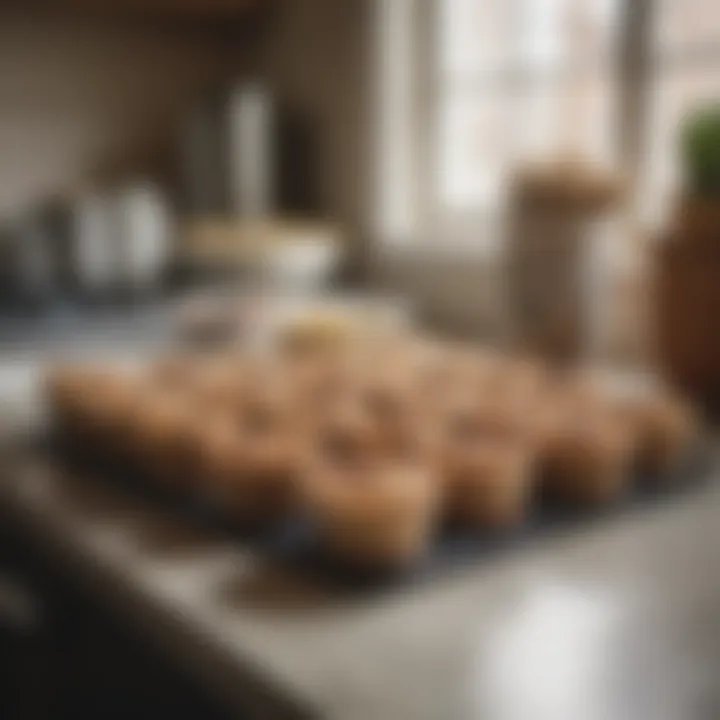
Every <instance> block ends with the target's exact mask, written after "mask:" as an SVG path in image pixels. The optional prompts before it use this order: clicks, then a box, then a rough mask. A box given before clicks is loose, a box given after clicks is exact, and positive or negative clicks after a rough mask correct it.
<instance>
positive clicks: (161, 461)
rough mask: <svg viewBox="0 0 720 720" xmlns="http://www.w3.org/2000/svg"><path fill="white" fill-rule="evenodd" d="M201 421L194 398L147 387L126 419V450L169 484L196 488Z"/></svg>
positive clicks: (131, 458)
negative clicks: (140, 399)
mask: <svg viewBox="0 0 720 720" xmlns="http://www.w3.org/2000/svg"><path fill="white" fill-rule="evenodd" d="M202 422H203V420H202V418H199V417H198V413H197V408H196V406H195V405H194V403H193V402H192V399H191V398H188V397H186V396H184V395H181V394H179V393H173V392H169V391H167V390H164V389H163V390H159V389H154V390H152V389H151V390H148V391H146V392H145V394H144V397H143V399H142V401H141V402H140V403H138V404H137V405H136V407H135V409H134V412H133V413H132V416H131V417H130V418H129V420H128V422H127V425H126V428H125V431H124V434H123V446H124V448H125V453H126V455H127V456H128V457H129V459H130V460H132V461H133V462H134V463H135V464H136V465H137V467H138V468H139V469H140V470H142V471H143V472H145V473H147V474H148V475H149V476H150V477H152V478H154V479H157V480H158V481H160V482H162V483H163V484H166V485H167V486H169V487H172V488H175V489H187V488H190V487H194V486H196V485H197V484H198V482H199V471H200V464H199V433H198V430H199V428H200V427H201V426H202Z"/></svg>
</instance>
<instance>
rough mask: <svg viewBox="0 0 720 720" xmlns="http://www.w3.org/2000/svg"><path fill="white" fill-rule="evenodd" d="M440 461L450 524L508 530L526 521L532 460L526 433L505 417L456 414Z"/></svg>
mask: <svg viewBox="0 0 720 720" xmlns="http://www.w3.org/2000/svg"><path fill="white" fill-rule="evenodd" d="M442 458H443V462H442V472H443V489H444V496H445V501H444V505H445V514H446V518H447V519H448V520H449V521H450V522H451V523H453V524H460V525H463V526H467V527H473V528H478V529H479V528H505V527H509V526H512V525H515V524H517V523H518V522H520V521H521V520H522V519H523V517H524V516H525V512H526V508H527V501H528V498H529V493H530V489H531V482H532V470H533V456H532V453H531V446H530V443H529V442H528V437H527V435H526V434H524V433H523V432H522V431H521V429H520V428H519V427H518V426H517V425H516V424H515V423H514V422H508V418H507V417H506V416H505V415H503V414H500V415H494V416H493V415H489V414H484V413H482V412H478V411H477V409H476V408H468V409H466V410H465V411H461V410H459V409H458V410H456V411H455V412H454V413H452V415H451V416H450V417H448V418H447V419H446V420H445V427H444V435H443V451H442Z"/></svg>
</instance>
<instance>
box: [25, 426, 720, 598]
mask: <svg viewBox="0 0 720 720" xmlns="http://www.w3.org/2000/svg"><path fill="white" fill-rule="evenodd" d="M26 443H27V444H29V446H30V448H29V449H31V450H32V452H33V453H34V454H35V455H40V456H42V457H44V458H47V459H48V460H50V461H51V462H52V463H53V465H54V466H55V467H57V468H58V469H59V470H60V471H63V470H64V471H71V472H73V474H74V475H76V476H82V477H87V481H88V482H89V483H109V484H111V485H112V486H114V487H116V488H121V489H122V490H123V492H127V493H131V494H132V495H134V496H136V497H138V498H139V499H140V500H141V501H142V502H144V503H148V504H150V505H152V506H153V507H155V508H156V509H158V510H160V511H162V512H164V513H169V514H171V515H173V516H174V517H179V518H180V519H182V521H184V522H187V523H189V524H190V525H192V526H193V527H194V528H197V529H200V530H203V529H204V530H207V531H212V532H214V533H217V532H221V533H223V534H226V535H227V536H229V537H233V538H235V539H237V541H238V542H239V543H243V544H245V545H248V546H251V547H252V548H253V550H256V551H257V552H258V553H259V554H261V555H263V556H266V557H267V558H268V559H270V560H272V561H273V562H275V563H280V564H281V565H282V566H284V567H287V568H289V569H290V570H292V571H293V572H300V573H302V574H304V575H307V576H310V577H312V578H313V579H315V580H317V581H320V582H322V583H323V584H326V585H328V584H329V585H331V586H332V587H333V588H334V589H339V590H347V591H351V592H353V593H357V592H364V591H375V590H377V589H381V588H387V587H392V586H393V585H397V584H402V585H407V584H408V583H416V582H424V581H427V580H429V579H432V578H434V577H437V576H439V575H442V574H444V573H447V572H448V571H449V570H451V569H453V568H457V567H459V566H462V565H467V564H469V563H477V562H482V561H483V560H487V559H490V558H492V557H493V556H497V555H498V554H500V553H505V552H509V551H513V550H514V549H517V548H522V547H527V546H528V545H529V544H530V543H534V542H537V541H538V540H540V539H542V538H543V537H547V536H552V535H557V534H559V533H564V532H570V531H578V530H582V528H583V527H588V526H592V525H594V524H597V523H602V522H612V521H613V520H614V519H617V518H618V517H621V516H625V515H628V514H632V513H637V512H642V511H644V510H646V509H648V508H652V507H654V506H658V505H660V504H662V503H671V502H674V501H676V500H678V499H679V498H680V497H682V496H684V495H687V494H689V493H692V492H695V491H697V490H698V489H700V488H702V487H704V486H705V485H706V484H707V483H709V482H712V481H713V478H714V475H715V474H714V472H713V471H714V468H715V465H716V460H715V453H714V452H713V446H712V443H711V442H710V440H709V439H707V438H703V439H701V440H698V441H697V442H696V443H695V446H694V447H693V450H692V452H691V453H689V454H688V456H687V458H686V460H685V462H684V463H683V464H682V466H681V467H680V468H679V469H678V470H677V471H676V472H675V473H673V474H672V475H669V476H667V477H663V478H655V477H643V476H641V475H637V476H636V477H634V478H633V480H632V482H630V483H628V488H627V491H626V492H625V493H624V494H623V496H622V497H620V498H618V499H617V500H616V501H615V502H614V503H612V504H609V505H606V506H603V507H601V508H594V509H592V508H577V507H569V506H563V505H560V504H557V503H552V502H550V501H548V500H547V499H544V498H542V497H538V498H536V499H535V502H533V503H532V509H531V511H530V513H529V515H528V517H527V519H526V521H525V522H524V523H523V524H522V525H521V526H519V527H517V528H513V529H512V530H511V531H504V532H491V531H480V532H478V531H469V530H459V529H457V528H440V529H439V531H438V533H437V537H436V538H435V540H434V542H433V543H432V544H431V545H430V547H429V550H428V552H427V553H425V554H424V555H423V556H422V557H421V558H420V559H418V561H416V562H415V563H413V564H412V565H409V566H407V567H404V568H403V569H401V570H392V571H383V572H378V571H361V570H358V569H357V568H348V567H345V566H343V565H341V564H339V563H338V562H337V561H335V560H334V559H333V558H331V557H329V556H327V555H326V554H325V553H324V552H323V551H322V545H321V543H320V538H319V534H318V532H317V530H316V528H315V527H314V526H313V524H312V523H311V522H310V521H309V519H307V518H296V519H293V520H291V521H287V522H283V523H282V524H279V525H277V526H274V527H270V528H263V529H258V528H252V527H247V526H242V525H239V524H238V523H237V522H236V521H235V520H234V519H233V518H231V517H229V516H228V515H227V514H225V513H223V510H222V508H221V507H217V506H214V505H213V504H212V503H210V502H208V501H207V500H205V499H203V498H200V497H198V496H197V495H190V494H178V493H174V492H172V493H171V492H170V491H168V490H166V489H164V488H162V487H160V486H158V485H157V484H156V483H153V482H152V481H151V479H150V478H148V477H144V476H143V475H142V474H140V473H138V472H136V471H133V470H131V469H129V468H127V467H122V466H119V465H118V463H117V462H110V461H108V460H107V459H105V458H103V457H102V456H99V455H92V454H88V452H87V448H83V449H82V451H79V450H78V449H77V448H75V447H73V445H72V444H70V443H67V442H66V441H65V440H64V439H63V438H61V437H59V436H58V435H57V434H55V433H54V432H53V431H52V430H45V431H42V432H39V433H36V434H35V435H32V436H30V437H29V438H27V439H26Z"/></svg>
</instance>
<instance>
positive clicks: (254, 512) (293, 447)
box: [201, 393, 307, 523]
mask: <svg viewBox="0 0 720 720" xmlns="http://www.w3.org/2000/svg"><path fill="white" fill-rule="evenodd" d="M306 442H307V441H306V435H305V431H304V429H303V427H302V426H300V425H298V423H297V422H296V417H295V416H294V414H293V413H292V411H291V409H289V408H288V407H287V405H286V403H285V401H283V400H281V399H280V398H278V397H275V396H272V395H271V394H268V393H265V394H256V395H254V396H252V397H251V396H246V397H245V399H244V400H243V403H242V404H241V405H240V407H239V408H238V409H237V410H236V411H234V412H233V413H219V414H218V415H217V416H215V417H214V418H212V419H211V420H210V421H209V422H208V423H207V424H206V427H205V428H204V429H203V430H202V431H201V458H202V459H201V463H202V472H203V477H204V479H205V482H206V485H207V487H208V489H209V491H210V492H211V493H212V494H213V495H214V496H215V498H216V499H217V500H218V502H221V503H223V504H224V505H225V506H226V507H227V508H228V510H229V512H230V513H231V514H232V515H233V516H235V517H236V518H237V519H238V520H240V521H242V522H246V523H256V522H257V523H263V522H266V521H270V520H275V519H279V518H282V517H284V516H286V515H287V514H288V513H289V512H290V511H291V510H293V509H297V502H298V493H297V488H298V484H297V483H298V474H299V468H300V464H301V461H302V452H303V450H304V447H305V444H306Z"/></svg>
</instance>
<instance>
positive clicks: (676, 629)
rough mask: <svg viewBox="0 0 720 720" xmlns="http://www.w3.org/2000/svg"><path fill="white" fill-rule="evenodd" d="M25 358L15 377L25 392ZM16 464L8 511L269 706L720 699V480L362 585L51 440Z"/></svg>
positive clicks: (359, 716) (7, 479) (671, 708)
mask: <svg viewBox="0 0 720 720" xmlns="http://www.w3.org/2000/svg"><path fill="white" fill-rule="evenodd" d="M13 372H15V373H17V369H16V370H12V369H8V370H6V371H0V377H2V378H4V380H5V383H4V385H3V384H2V383H0V386H1V387H2V388H3V389H2V390H0V392H3V391H4V393H7V392H8V390H7V388H8V387H9V388H11V389H12V393H13V394H17V393H18V392H19V388H20V384H19V381H18V379H17V378H18V376H17V375H15V380H13V379H12V378H13ZM25 373H26V375H25V382H30V383H31V382H32V374H33V372H32V370H31V369H28V368H26V369H25ZM21 374H22V373H21ZM3 469H4V471H5V472H4V473H3V478H2V481H1V482H0V512H1V513H2V515H3V517H4V520H3V521H8V522H10V521H11V522H14V523H15V524H16V525H17V526H18V527H19V528H21V529H22V530H23V531H25V532H26V533H27V536H28V538H32V539H33V542H35V543H36V544H37V545H38V546H39V547H41V548H44V549H45V551H46V552H47V553H48V555H49V556H53V557H56V558H57V559H58V562H66V563H67V567H68V572H69V573H70V575H69V577H71V578H73V580H74V581H75V582H83V583H86V584H87V588H88V592H93V593H96V594H97V597H98V598H101V599H102V600H103V601H104V602H105V603H107V604H108V606H110V607H112V608H114V609H115V611H116V612H120V613H125V614H126V615H127V617H129V618H132V619H133V621H134V622H137V623H139V624H142V625H143V627H144V629H145V631H146V632H147V633H148V636H150V637H152V639H153V641H155V642H157V643H158V644H159V645H160V646H162V647H164V648H166V649H167V651H168V652H171V653H173V654H176V655H177V656H178V657H181V658H182V660H183V662H184V663H186V665H187V667H188V668H189V669H190V670H191V671H193V672H194V673H196V674H197V675H198V677H199V678H200V679H201V680H203V681H204V682H206V683H207V685H208V687H210V688H212V689H213V690H214V691H216V692H217V693H218V694H219V695H220V696H222V698H223V699H224V700H225V701H226V702H227V703H235V704H236V705H237V707H238V709H239V710H240V709H241V710H243V711H245V712H248V714H249V715H250V716H251V717H254V716H255V715H257V716H258V717H295V716H310V717H322V718H332V719H333V720H370V719H373V720H385V719H387V720H440V719H442V720H452V719H455V718H457V719H458V720H470V719H471V718H491V719H492V720H516V719H517V720H525V719H526V718H528V719H530V718H532V720H543V719H544V718H548V719H551V720H564V719H565V718H567V719H568V720H570V719H572V720H579V719H580V718H582V720H595V719H596V718H597V719H598V720H608V719H611V720H616V719H622V720H624V719H625V718H627V719H628V720H630V719H632V720H639V719H641V718H651V719H652V720H660V719H663V720H664V719H667V720H693V719H694V718H706V717H712V716H714V715H713V711H712V710H710V711H709V713H710V714H709V715H708V711H707V707H706V706H707V703H711V705H710V707H711V708H712V707H714V708H715V710H717V708H718V707H719V706H718V705H717V704H712V703H717V702H718V696H717V694H715V693H717V691H716V690H715V685H716V682H715V681H716V679H717V677H718V674H719V673H718V670H719V668H720V635H719V633H720V564H718V562H717V552H716V549H717V547H718V546H720V545H719V543H720V522H718V520H719V519H720V484H719V483H711V484H708V485H706V486H704V487H703V488H698V489H696V490H693V491H692V492H688V493H687V494H686V495H683V496H679V497H677V498H674V499H673V500H672V501H671V502H666V503H661V504H659V505H658V506H656V507H654V508H652V509H645V510H641V511H638V513H636V514H632V513H630V514H626V515H623V516H621V517H618V518H617V519H612V520H608V521H603V522H600V523H597V524H594V525H592V526H591V527H588V528H587V529H583V530H582V531H581V532H578V533H575V534H566V535H563V536H558V537H554V538H546V539H544V540H542V541H541V542H538V543H537V544H533V545H532V546H527V547H525V548H521V549H519V550H517V551H511V552H508V553H507V554H502V555H500V556H497V557H496V558H494V559H491V560H488V559H482V560H480V561H478V562H477V564H473V563H471V564H469V565H466V566H464V567H462V568H460V569H457V570H454V571H453V572H451V573H449V574H448V575H447V576H444V577H441V578H438V579H437V580H433V581H430V582H426V583H424V584H420V585H418V586H415V587H413V589H412V590H409V589H408V590H391V591H387V592H383V593H379V594H377V595H374V596H372V597H366V598H365V599H364V600H358V599H356V600H354V601H353V600H351V599H349V598H348V597H347V596H346V597H343V596H341V595H339V594H336V593H333V592H332V591H331V590H330V589H329V588H327V587H326V588H322V587H319V586H317V585H316V584H315V583H313V582H312V581H311V580H309V579H308V578H306V577H303V576H302V575H300V574H295V573H291V572H289V571H286V570H281V569H280V568H278V567H273V566H272V565H271V564H269V563H268V562H267V561H263V560H260V559H259V558H258V557H257V556H256V555H254V554H253V553H252V552H250V551H249V550H247V549H246V548H244V547H243V546H242V544H241V543H239V542H237V541H233V540H231V539H228V538H220V537H215V538H212V537H209V536H208V535H201V534H199V533H197V532H196V531H193V530H191V529H190V528H188V527H184V526H183V525H182V523H180V522H178V521H174V520H173V519H172V518H170V517H169V516H167V515H163V514H161V513H159V512H157V511H155V510H153V509H151V508H149V507H147V506H146V505H144V504H142V503H141V502H140V501H139V499H137V498H133V497H132V496H130V495H128V494H126V493H123V492H121V491H120V490H119V489H115V488H110V487H109V486H104V485H97V484H92V483H89V482H88V479H83V478H79V477H65V478H62V477H60V475H59V474H58V472H57V471H56V470H55V469H54V468H52V467H51V466H50V465H48V464H47V463H45V462H44V461H41V460H38V459H37V458H33V457H29V456H27V455H22V456H20V455H19V456H17V457H14V458H11V457H10V456H8V457H7V458H6V461H5V463H4V466H3ZM703 712H705V714H703ZM253 713H254V714H253Z"/></svg>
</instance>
